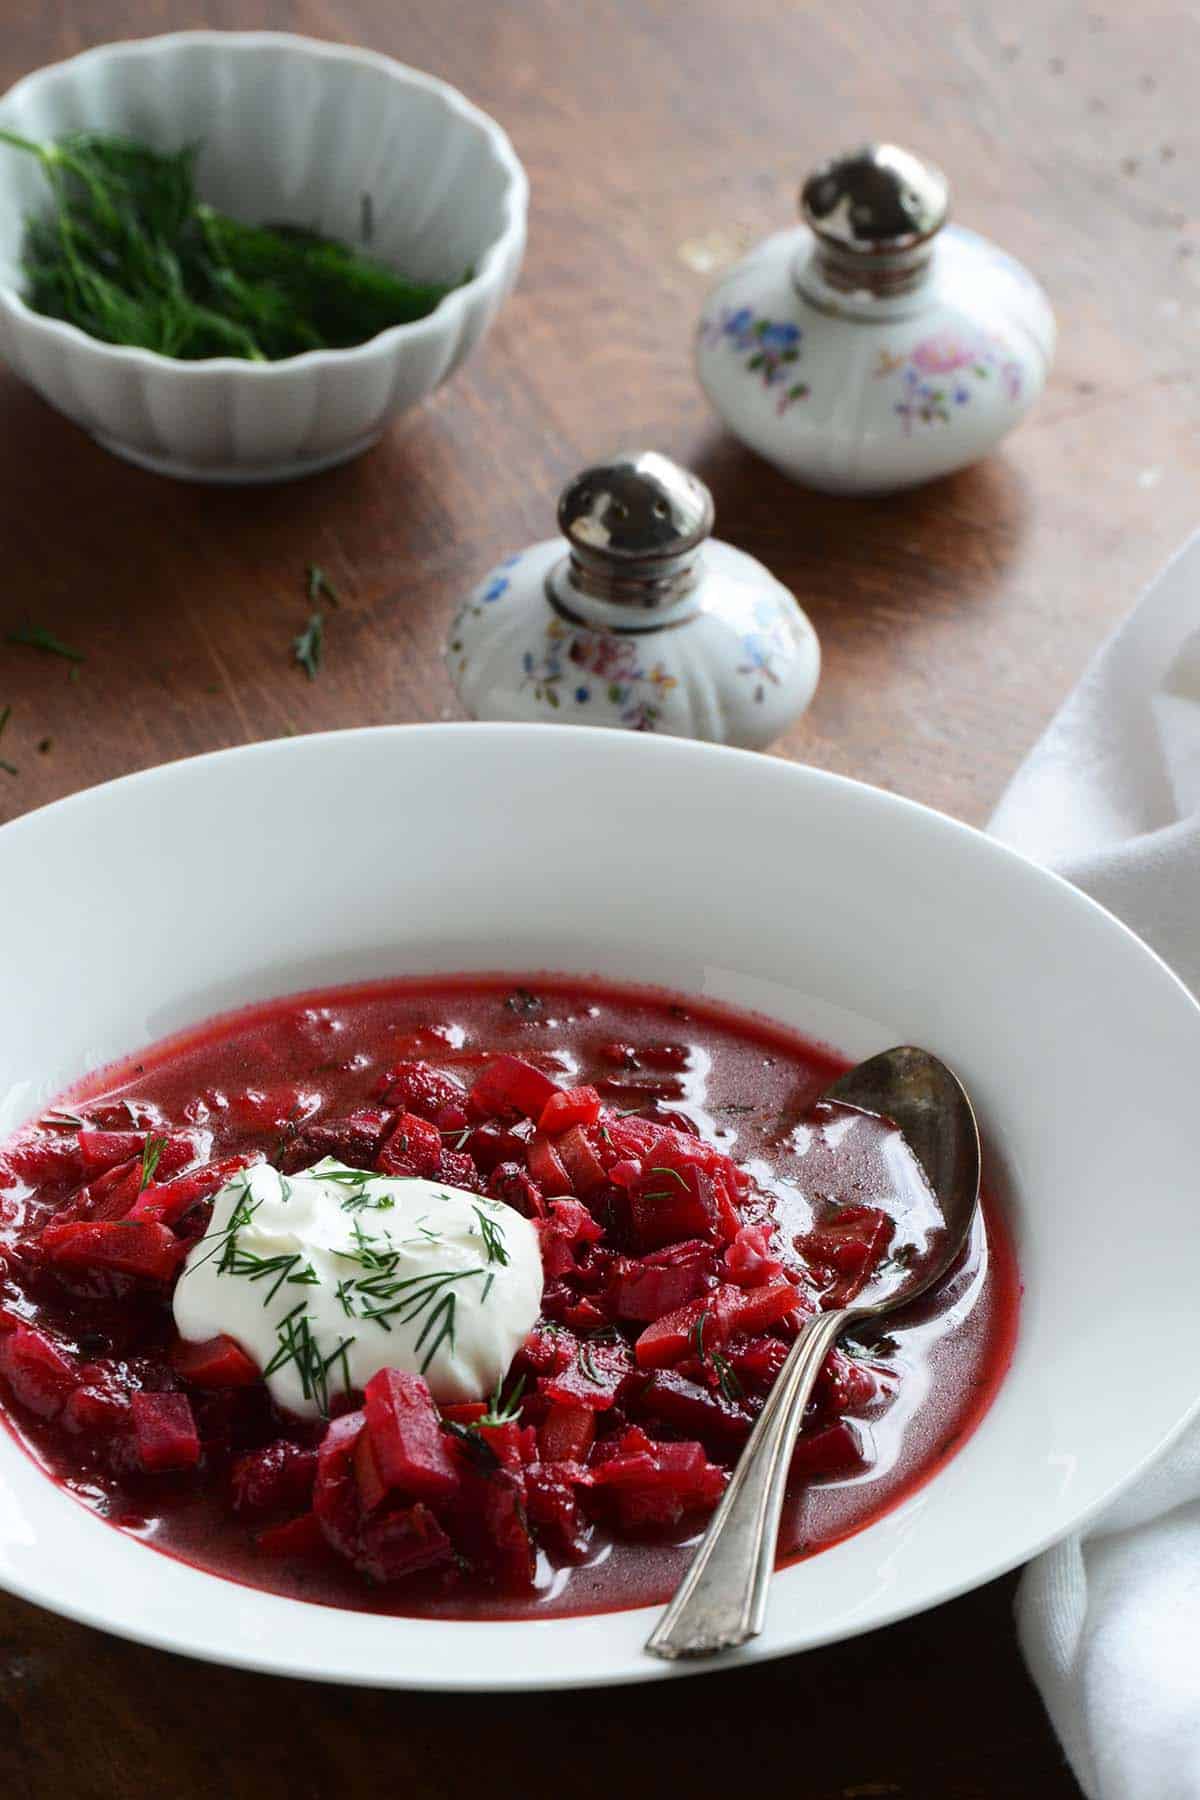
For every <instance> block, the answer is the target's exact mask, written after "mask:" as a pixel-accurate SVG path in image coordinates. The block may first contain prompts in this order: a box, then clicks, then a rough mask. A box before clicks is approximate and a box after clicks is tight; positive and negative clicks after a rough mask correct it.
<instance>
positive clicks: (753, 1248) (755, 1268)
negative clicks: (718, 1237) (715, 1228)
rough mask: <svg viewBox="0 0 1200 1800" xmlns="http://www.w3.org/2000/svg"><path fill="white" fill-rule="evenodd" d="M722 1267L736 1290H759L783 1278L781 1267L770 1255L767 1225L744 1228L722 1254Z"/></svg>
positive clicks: (744, 1226) (777, 1259) (746, 1226)
mask: <svg viewBox="0 0 1200 1800" xmlns="http://www.w3.org/2000/svg"><path fill="white" fill-rule="evenodd" d="M725 1267H726V1270H727V1271H728V1274H729V1279H730V1280H731V1281H736V1282H737V1284H738V1286H739V1287H760V1286H761V1285H762V1283H763V1282H765V1281H774V1279H775V1277H776V1276H777V1275H782V1273H783V1264H782V1263H781V1262H780V1261H779V1258H778V1257H776V1256H773V1255H772V1254H771V1231H770V1227H769V1226H767V1225H743V1226H742V1227H741V1228H740V1230H739V1231H738V1234H737V1236H736V1237H735V1238H734V1240H733V1242H732V1244H730V1246H729V1248H728V1249H727V1250H726V1252H725Z"/></svg>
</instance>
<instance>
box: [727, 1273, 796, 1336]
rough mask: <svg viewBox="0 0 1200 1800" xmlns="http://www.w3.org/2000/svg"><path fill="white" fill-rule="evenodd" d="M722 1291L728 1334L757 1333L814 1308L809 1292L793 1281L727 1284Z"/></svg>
mask: <svg viewBox="0 0 1200 1800" xmlns="http://www.w3.org/2000/svg"><path fill="white" fill-rule="evenodd" d="M720 1292H721V1300H722V1302H723V1305H724V1316H725V1319H726V1321H727V1330H726V1333H725V1335H726V1336H730V1335H732V1333H733V1332H735V1331H745V1332H748V1333H750V1334H751V1335H753V1334H754V1333H755V1332H758V1331H766V1330H768V1329H769V1328H770V1327H771V1326H772V1325H778V1324H779V1323H780V1322H781V1321H782V1320H784V1319H786V1318H787V1317H788V1315H789V1313H793V1312H796V1311H801V1312H808V1311H810V1310H811V1305H810V1302H809V1301H808V1299H807V1297H806V1296H805V1294H804V1293H802V1291H801V1290H800V1289H799V1288H798V1287H793V1285H792V1283H791V1282H790V1281H783V1280H781V1281H769V1282H767V1283H766V1285H765V1286H763V1287H755V1288H744V1289H738V1288H736V1287H723V1288H722V1289H721V1291H720Z"/></svg>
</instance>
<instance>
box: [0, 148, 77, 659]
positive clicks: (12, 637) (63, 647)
mask: <svg viewBox="0 0 1200 1800" xmlns="http://www.w3.org/2000/svg"><path fill="white" fill-rule="evenodd" d="M3 135H4V134H3V132H0V138H3ZM4 641H5V643H6V644H23V645H24V646H25V647H26V648H27V649H29V650H44V651H45V652H46V654H47V656H62V657H65V659H66V660H67V662H73V663H81V662H86V661H87V657H86V656H85V655H84V654H83V651H82V650H73V649H72V648H71V646H70V644H64V643H63V641H62V639H61V638H57V637H55V635H54V633H53V632H52V631H44V630H43V629H42V627H41V626H40V625H21V626H19V627H18V628H17V630H16V631H10V632H9V633H8V636H7V637H6V638H5V640H4Z"/></svg>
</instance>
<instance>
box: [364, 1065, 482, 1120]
mask: <svg viewBox="0 0 1200 1800" xmlns="http://www.w3.org/2000/svg"><path fill="white" fill-rule="evenodd" d="M378 1091H379V1094H380V1097H381V1098H382V1100H383V1102H384V1104H385V1106H398V1107H400V1108H401V1109H402V1110H403V1111H404V1112H410V1113H416V1115H417V1117H418V1118H420V1119H428V1120H429V1123H430V1124H431V1125H436V1126H438V1127H439V1129H440V1130H443V1131H452V1130H454V1128H455V1127H456V1126H459V1127H461V1126H464V1125H466V1123H467V1090H466V1088H465V1087H464V1086H463V1084H462V1082H461V1081H460V1080H459V1079H458V1076H457V1075H448V1074H446V1073H445V1071H444V1070H441V1069H435V1068H433V1067H432V1065H431V1064H430V1063H427V1062H398V1063H395V1064H393V1066H392V1067H391V1068H390V1069H389V1070H388V1072H387V1074H386V1075H385V1076H384V1077H383V1080H382V1082H381V1083H380V1084H379V1090H378Z"/></svg>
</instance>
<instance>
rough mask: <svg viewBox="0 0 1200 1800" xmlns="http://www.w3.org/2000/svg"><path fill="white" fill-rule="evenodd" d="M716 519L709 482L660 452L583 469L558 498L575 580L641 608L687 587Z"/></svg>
mask: <svg viewBox="0 0 1200 1800" xmlns="http://www.w3.org/2000/svg"><path fill="white" fill-rule="evenodd" d="M713 521H714V510H713V500H712V495H711V494H710V493H709V491H708V489H707V488H706V487H705V485H704V483H703V482H702V481H700V480H699V479H698V478H697V477H696V476H695V475H693V474H691V473H690V471H689V470H687V469H684V468H682V467H681V466H680V465H679V464H678V463H676V462H672V460H671V458H670V457H669V456H664V455H662V454H661V452H660V451H657V450H630V451H625V452H622V453H621V454H620V455H618V456H616V457H614V458H613V459H612V461H611V462H606V463H597V464H595V465H593V467H591V468H588V469H584V470H583V471H582V472H581V473H580V474H578V475H576V476H575V478H574V480H573V481H570V482H568V483H567V486H566V487H565V488H564V489H563V492H562V495H561V497H560V499H559V502H558V524H559V529H560V531H561V532H562V534H563V536H564V537H565V538H566V540H567V542H568V544H569V545H570V547H571V555H570V579H571V581H572V583H573V585H574V586H576V587H578V588H580V589H582V590H583V591H584V592H585V593H588V594H592V595H594V596H596V597H598V598H604V599H608V600H611V601H614V602H618V603H619V602H621V601H625V602H628V603H629V604H634V605H637V604H641V605H643V606H657V605H662V604H663V603H664V602H666V601H669V600H674V599H677V598H678V597H679V596H680V595H681V594H682V593H684V592H685V591H686V590H687V587H688V586H689V585H690V582H691V580H692V577H693V574H694V570H695V564H696V552H697V551H698V550H699V548H700V546H701V544H703V542H704V540H705V538H707V537H708V536H709V535H710V533H711V532H712V528H713Z"/></svg>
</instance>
